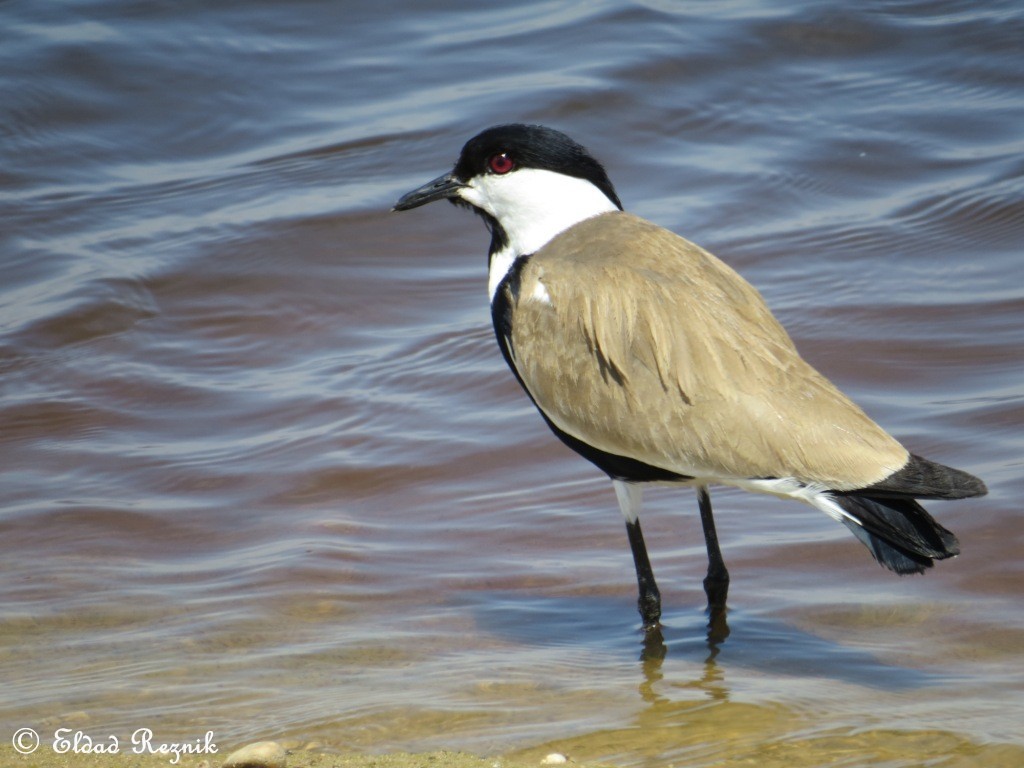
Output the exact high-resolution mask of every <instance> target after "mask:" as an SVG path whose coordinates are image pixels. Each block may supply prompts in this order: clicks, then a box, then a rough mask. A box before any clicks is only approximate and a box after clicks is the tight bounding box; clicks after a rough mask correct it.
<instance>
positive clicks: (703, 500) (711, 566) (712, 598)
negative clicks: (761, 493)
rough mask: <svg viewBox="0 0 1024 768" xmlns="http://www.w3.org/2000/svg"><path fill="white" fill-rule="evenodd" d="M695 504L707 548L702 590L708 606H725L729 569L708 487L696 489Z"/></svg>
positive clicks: (717, 607) (718, 607)
mask: <svg viewBox="0 0 1024 768" xmlns="http://www.w3.org/2000/svg"><path fill="white" fill-rule="evenodd" d="M697 504H698V506H699V507H700V522H701V525H703V526H704V543H705V544H706V545H707V548H708V575H707V576H706V577H705V578H704V592H705V594H707V596H708V607H709V608H711V609H712V610H715V609H720V608H724V607H725V599H726V597H727V596H728V594H729V571H728V570H726V568H725V560H723V559H722V550H721V549H719V547H718V532H717V531H716V530H715V518H714V517H713V516H712V514H711V496H710V495H709V494H708V489H707V488H705V487H704V486H701V487H700V488H698V489H697Z"/></svg>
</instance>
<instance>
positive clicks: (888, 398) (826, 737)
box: [0, 0, 1024, 766]
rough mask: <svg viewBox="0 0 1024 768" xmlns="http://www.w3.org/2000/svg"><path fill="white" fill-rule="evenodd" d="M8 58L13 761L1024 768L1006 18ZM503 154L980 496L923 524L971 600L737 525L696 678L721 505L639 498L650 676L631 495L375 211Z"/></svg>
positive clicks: (813, 518) (7, 621)
mask: <svg viewBox="0 0 1024 768" xmlns="http://www.w3.org/2000/svg"><path fill="white" fill-rule="evenodd" d="M432 5H433V4H432ZM0 22H2V27H0V28H2V29H3V30H4V33H3V38H4V42H3V45H2V46H0V91H2V93H3V94H4V98H3V99H2V100H0V115H2V117H0V155H2V157H0V216H2V220H3V222H4V226H3V229H2V231H0V267H2V271H3V280H2V281H0V462H2V467H3V478H2V481H0V482H2V487H0V489H2V496H0V498H2V506H0V552H2V560H3V575H2V577H0V604H2V606H3V609H2V612H0V679H2V680H3V681H4V686H3V689H2V692H0V736H3V741H4V742H8V741H9V739H10V736H11V734H13V733H14V732H15V731H16V730H17V729H18V728H21V727H33V728H35V729H37V730H38V731H40V732H41V733H42V734H43V735H44V737H47V736H51V735H52V733H53V731H54V730H55V729H57V728H61V727H69V728H73V729H78V730H82V731H83V732H84V733H88V734H108V733H115V734H118V735H120V736H121V737H122V738H123V737H124V736H126V735H127V734H130V733H131V732H132V731H133V730H134V729H136V728H139V727H149V728H152V729H153V730H154V731H155V732H157V733H158V734H159V735H160V736H162V737H163V738H164V739H167V740H171V739H194V738H197V737H199V736H201V735H202V734H203V733H204V732H205V731H206V730H210V729H212V730H213V731H214V732H215V733H216V734H217V736H218V738H219V739H220V740H221V741H222V742H224V743H227V744H232V743H239V742H243V741H247V740H252V739H257V738H279V739H294V740H297V741H299V742H305V741H309V740H317V741H320V742H322V743H324V744H326V745H328V746H330V747H332V748H335V749H338V750H341V751H365V752H378V751H386V750H415V751H422V750H436V749H460V750H468V751H471V752H477V753H484V754H489V753H506V754H508V753H515V754H522V755H524V756H526V757H531V756H532V755H534V752H533V751H532V750H536V751H537V752H536V754H538V755H540V754H543V753H544V752H545V751H550V750H552V749H559V750H560V751H566V752H568V753H570V754H571V755H573V756H574V757H577V756H578V757H579V758H580V759H587V760H593V761H605V762H613V763H614V764H617V765H663V764H667V763H670V762H673V761H675V762H677V763H681V764H687V765H727V764H732V763H739V762H742V761H745V760H746V761H754V762H756V764H759V765H787V766H802V765H863V764H882V765H886V766H910V765H925V764H927V765H942V766H959V765H977V764H985V765H1007V766H1009V765H1014V766H1016V765H1021V764H1024V731H1022V728H1021V725H1020V722H1021V718H1020V712H1021V711H1022V709H1024V672H1022V671H1021V670H1024V610H1022V609H1024V596H1022V595H1024V564H1022V561H1021V557H1020V552H1021V550H1022V545H1024V519H1022V516H1021V514H1020V498H1021V496H1022V492H1024V480H1022V474H1024V459H1022V456H1024V437H1022V426H1024V255H1022V248H1021V243H1022V240H1024V153H1022V150H1024V130H1022V126H1024V80H1022V77H1021V73H1022V72H1024V46H1022V45H1021V41H1022V40H1024V9H1022V8H1021V7H1019V4H1018V3H1014V2H1002V3H999V2H994V3H986V4H984V5H979V4H977V3H955V2H938V3H934V2H929V3H923V2H920V3H914V2H910V3H885V2H869V3H858V4H856V6H855V7H854V6H851V7H850V8H848V9H846V10H842V9H840V8H839V7H838V6H833V5H832V4H823V3H814V2H802V3H795V4H782V3H779V4H772V3H759V2H754V0H739V1H738V2H734V3H716V4H685V3H684V4H670V3H664V4H661V3H653V2H650V3H634V4H625V3H585V4H578V5H570V4H562V3H543V2H536V3H521V4H516V5H514V6H512V7H502V8H481V7H479V6H478V5H477V4H474V3H447V4H444V5H438V6H433V7H431V8H429V9H428V8H427V7H426V4H414V3H407V4H392V5H387V6H385V5H383V4H374V3H361V2H352V3H344V4H334V3H327V2H296V3H281V2H277V3H275V2H263V3H255V4H254V3H235V2H222V3H216V4H200V3H168V4H146V3H138V4H136V3H113V2H110V0H91V1H89V2H79V3H66V2H55V3H8V4H3V5H0ZM507 120H526V121H537V122H544V123H548V124H551V125H554V126H556V127H558V128H561V129H563V130H565V131H567V132H568V133H570V134H571V135H573V136H574V137H576V138H578V139H580V140H581V141H583V142H584V143H586V144H587V145H589V146H590V148H591V149H592V150H593V151H594V153H595V154H596V155H597V156H598V157H600V158H601V159H602V160H604V161H605V163H606V165H607V166H608V169H609V171H610V173H611V176H612V179H613V180H614V181H615V183H616V185H617V188H618V191H619V193H620V195H621V197H622V198H623V201H624V202H625V204H626V207H627V208H628V209H630V210H632V211H634V212H636V213H639V214H641V215H643V216H646V217H648V218H650V219H652V220H654V221H656V222H658V223H660V224H662V225H664V226H667V227H669V228H671V229H674V230H675V231H678V232H680V233H682V234H684V235H686V236H687V237H689V238H691V239H693V240H695V241H696V242H699V243H701V244H702V245H705V246H706V247H709V248H710V249H711V250H713V251H714V252H716V253H717V254H718V255H719V256H721V257H722V258H724V259H725V260H727V261H728V262H729V263H730V264H732V265H733V266H734V267H736V268H737V269H738V270H740V271H741V272H742V273H743V274H744V275H745V276H746V277H747V278H748V279H750V280H751V281H752V282H753V283H754V284H755V285H756V286H757V287H758V288H759V289H760V290H761V291H762V292H763V293H764V295H765V297H766V298H767V299H768V301H769V303H770V304H771V306H772V307H773V308H774V309H775V311H776V313H777V314H778V316H779V317H780V319H781V320H782V321H783V322H784V324H785V325H786V326H787V328H788V329H789V330H790V332H791V334H792V335H793V336H794V338H795V339H796V341H797V343H798V345H799V346H800V348H801V350H802V351H803V352H804V354H805V356H806V357H807V358H808V359H809V360H811V361H812V362H813V363H814V364H815V365H817V366H818V367H819V368H820V369H822V370H823V372H825V373H826V374H827V375H828V376H829V377H830V378H832V379H833V380H834V381H836V382H837V383H838V384H839V385H840V386H841V387H842V388H843V389H844V390H845V391H846V392H848V393H849V394H850V395H851V396H853V398H854V399H855V400H857V401H858V402H859V403H861V404H862V405H863V406H864V407H865V409H866V410H867V411H868V412H869V413H870V414H871V415H872V416H874V417H875V418H876V419H877V420H878V421H879V422H880V423H881V424H883V425H884V426H885V427H886V428H888V429H889V430H890V431H891V432H893V433H894V434H895V435H897V436H898V437H899V438H900V439H901V440H903V441H904V443H905V444H906V445H908V447H910V448H911V449H912V450H914V451H915V452H918V453H921V454H923V455H926V456H929V457H931V458H934V459H936V460H939V461H943V462H946V463H950V464H953V465H954V466H958V467H962V468H963V469H966V470H969V471H971V472H974V473H976V474H978V475H979V476H981V477H983V478H984V479H985V480H986V482H987V483H988V486H989V488H990V494H989V496H987V497H986V498H984V499H980V500H970V501H964V502H956V503H933V504H932V505H930V509H931V511H932V512H933V513H935V514H936V516H937V517H938V518H939V519H940V520H941V521H942V522H943V523H944V524H945V525H946V526H947V527H949V528H951V529H952V530H954V531H955V532H956V533H957V534H958V535H959V537H960V540H961V543H962V548H963V555H962V556H961V557H959V558H957V559H956V560H954V561H950V562H945V563H942V564H940V566H939V567H937V568H936V569H935V571H934V572H932V573H930V574H929V575H927V576H926V577H923V578H905V579H897V578H895V577H893V576H891V575H890V574H888V573H887V572H884V571H882V570H881V569H879V568H878V567H877V566H876V565H874V563H873V562H872V561H871V560H870V558H869V556H868V555H867V554H866V553H865V551H864V550H863V548H862V547H861V546H860V545H859V544H857V542H856V541H854V540H853V539H852V538H851V537H850V536H849V534H848V533H847V532H846V531H845V529H842V528H841V527H839V526H836V525H835V524H834V523H832V522H831V521H829V520H828V519H826V518H824V517H823V516H821V515H820V514H818V513H816V512H814V511H813V510H811V509H809V508H804V507H801V506H798V505H793V504H786V503H783V502H780V501H776V500H772V499H767V498H760V497H752V496H749V495H743V494H740V493H738V492H729V491H726V492H719V493H717V494H716V496H715V498H716V509H717V510H718V517H719V526H720V535H721V538H722V541H723V546H724V549H725V555H726V558H727V561H728V563H729V566H730V570H731V571H732V574H733V586H732V592H731V595H730V598H731V599H730V612H729V615H728V620H729V629H730V634H729V636H728V638H727V639H726V640H725V641H724V642H722V643H710V644H709V642H708V639H707V632H706V627H705V624H706V617H705V616H704V613H703V610H702V600H701V598H702V597H703V593H702V591H701V589H700V579H701V577H702V576H703V572H702V564H703V554H702V547H703V544H702V540H701V537H700V527H699V523H698V521H697V518H696V505H695V501H694V499H693V498H692V495H691V494H690V493H689V492H687V491H674V490H670V489H664V490H660V489H659V490H655V491H653V492H649V493H648V494H647V498H648V499H649V502H648V504H647V509H646V512H645V517H644V524H645V532H646V534H647V538H648V543H649V546H650V549H651V552H652V557H653V560H654V567H655V570H656V572H657V574H658V576H659V581H660V584H661V586H662V590H663V593H664V600H665V609H666V615H665V624H666V628H665V637H664V640H665V644H664V648H661V649H654V651H652V650H651V649H647V650H645V649H644V647H643V644H642V639H641V636H640V634H639V632H638V630H637V625H638V617H637V616H636V613H635V605H634V603H635V597H634V589H635V586H634V583H633V575H632V564H631V561H630V556H629V549H628V546H627V544H626V541H625V536H624V531H623V528H622V523H621V520H620V518H619V514H618V512H617V509H616V505H615V501H614V497H613V495H612V493H611V490H610V488H609V487H608V484H607V482H606V481H605V480H602V478H601V477H600V476H599V475H598V474H597V473H596V472H595V471H594V470H593V469H592V468H591V467H590V466H589V465H587V464H586V463H585V462H583V461H582V460H580V459H578V458H577V457H575V456H574V455H572V454H570V453H569V452H568V451H567V450H566V449H564V448H563V447H562V446H561V445H560V444H559V443H557V441H555V440H554V439H553V438H552V437H551V436H550V435H549V434H548V433H547V430H546V428H545V427H544V425H543V423H542V422H541V420H540V419H539V417H537V416H536V415H535V414H534V413H533V412H532V410H531V407H530V406H529V404H528V402H527V401H526V400H525V398H524V397H523V396H522V394H521V393H520V392H519V391H518V389H517V386H516V384H515V382H514V381H513V380H512V378H511V376H510V375H509V374H508V373H507V371H506V370H505V369H504V365H503V363H502V361H501V359H500V356H499V354H498V351H497V348H496V346H495V344H494V341H493V338H492V333H491V330H490V327H489V322H490V321H489V313H488V309H487V304H486V288H485V283H486V276H485V256H484V254H485V251H486V243H487V238H486V234H485V233H484V232H483V230H482V228H481V227H480V225H479V223H478V222H477V221H476V220H475V219H474V218H473V217H471V216H468V215H467V214H465V213H464V212H462V211H457V210H454V209H452V208H451V207H450V206H434V207H431V208H427V209H424V210H423V211H419V212H415V213H410V214H404V215H401V216H399V215H395V214H391V213H389V212H388V208H389V207H390V205H391V204H392V203H393V202H394V200H395V199H397V197H398V196H399V195H400V194H401V193H403V192H405V191H407V190H409V189H411V188H412V187H414V186H417V185H418V184H420V183H422V182H424V181H426V180H427V179H429V178H432V177H433V176H434V175H436V174H438V173H440V172H442V171H444V170H446V169H447V168H448V167H449V165H450V163H451V161H452V160H453V159H454V157H455V155H456V154H457V152H458V149H459V147H460V146H461V143H462V142H463V141H464V140H465V139H466V138H468V137H469V136H471V135H472V134H474V133H476V132H477V131H478V130H479V129H481V128H483V127H485V126H487V125H491V124H494V123H497V122H501V121H507ZM662 654H663V655H662ZM44 742H45V739H44ZM44 749H45V743H44ZM520 750H525V751H523V752H520Z"/></svg>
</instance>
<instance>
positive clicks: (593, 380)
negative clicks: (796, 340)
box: [511, 212, 908, 490]
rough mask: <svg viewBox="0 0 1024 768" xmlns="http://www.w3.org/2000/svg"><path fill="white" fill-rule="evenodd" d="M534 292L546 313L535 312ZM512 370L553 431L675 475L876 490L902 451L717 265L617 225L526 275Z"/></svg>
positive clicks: (653, 230)
mask: <svg viewBox="0 0 1024 768" xmlns="http://www.w3.org/2000/svg"><path fill="white" fill-rule="evenodd" d="M538 282H542V283H543V287H544V289H545V291H546V296H547V297H549V299H548V300H545V301H539V300H537V299H536V298H534V288H535V286H536V284H537V283H538ZM513 302H514V310H513V314H514V316H515V323H514V324H513V327H512V337H513V338H512V342H513V343H512V345H511V346H512V349H513V350H514V364H515V366H516V368H517V370H518V372H519V375H520V377H521V378H522V380H523V382H524V384H525V386H526V388H527V389H528V390H529V391H530V394H531V396H532V397H533V398H534V400H535V401H536V403H537V404H538V406H539V407H541V408H542V409H543V410H544V412H545V413H546V414H547V416H548V418H550V419H551V420H552V421H553V422H554V423H555V424H556V425H557V426H558V427H559V428H560V429H562V430H564V431H566V432H567V433H569V434H570V435H572V436H574V437H576V438H578V439H580V440H583V441H585V442H587V443H589V444H591V445H593V446H595V447H598V448H600V449H601V450H604V451H609V452H612V453H617V454H620V455H628V456H630V457H633V458H636V459H638V460H640V461H643V462H646V463H648V464H651V465H653V466H658V467H663V468H665V469H669V470H671V471H674V472H678V473H679V474H683V475H689V476H696V477H706V478H716V479H729V478H735V479H747V478H757V477H795V478H797V479H798V480H801V481H803V482H808V483H819V484H821V485H823V486H825V487H827V488H833V489H836V490H851V489H854V488H861V487H864V486H866V485H870V484H872V483H875V482H878V481H880V480H882V479H883V478H885V477H887V476H888V475H890V474H892V473H893V472H895V471H897V470H898V469H900V468H901V467H902V466H903V465H904V464H906V462H907V460H908V454H907V452H906V450H905V449H904V448H903V447H902V446H901V445H900V444H899V443H898V442H897V441H896V440H894V439H893V438H892V437H890V436H889V435H888V434H886V433H885V431H883V430H882V429H881V428H880V427H878V426H877V425H876V424H875V423H874V422H873V421H872V420H871V419H870V418H868V417H867V416H866V415H865V414H864V412H863V411H862V410H861V409H860V408H858V407H857V406H856V405H855V404H854V403H853V402H851V401H850V400H849V399H848V398H846V397H845V396H844V395H843V394H842V393H841V392H839V390H838V389H836V388H835V387H834V386H833V385H832V384H831V383H830V382H829V381H828V380H827V379H825V378H824V377H823V376H821V375H820V374H819V373H818V372H817V371H815V370H814V369H813V368H812V367H811V366H810V365H808V364H807V363H806V362H805V361H804V360H803V359H802V358H801V357H800V355H799V353H798V352H797V350H796V347H795V346H794V345H793V342H792V340H791V339H790V338H789V335H788V334H787V333H786V331H785V330H784V329H783V328H782V326H781V325H780V324H779V323H778V321H777V320H776V319H775V318H774V317H773V316H772V314H771V312H770V311H769V310H768V307H767V306H766V305H765V303H764V300H763V299H762V298H761V295H760V294H759V293H758V292H757V291H756V290H755V289H754V288H753V287H752V286H750V284H749V283H747V282H746V281H745V280H744V279H743V278H742V277H740V276H739V275H738V274H737V273H736V272H734V271H733V270H732V269H731V268H730V267H728V266H727V265H726V264H724V263H723V262H721V261H720V260H718V259H717V258H715V257H714V256H712V255H711V254H710V253H708V252H707V251H704V250H703V249H701V248H699V247H698V246H696V245H694V244H692V243H690V242H688V241H686V240H684V239H683V238H681V237H679V236H677V235H675V234H673V233H671V232H669V231H667V230H665V229H662V228H660V227H657V226H655V225H653V224H651V223H649V222H646V221H644V220H643V219H640V218H638V217H635V216H632V215H631V214H626V213H618V212H616V213H608V214H603V215H601V216H597V217H594V218H592V219H588V220H587V221H584V222H582V223H580V224H577V225H576V226H574V227H572V228H570V229H569V230H567V231H566V232H563V233H562V234H561V235H559V236H558V237H556V238H555V239H554V240H552V241H551V243H549V244H548V245H547V246H545V247H544V248H542V249H541V250H540V251H538V252H537V253H536V254H534V256H533V257H532V258H531V259H530V260H529V262H527V264H526V265H525V267H524V268H523V271H522V273H521V275H520V290H519V291H517V295H516V296H515V297H513Z"/></svg>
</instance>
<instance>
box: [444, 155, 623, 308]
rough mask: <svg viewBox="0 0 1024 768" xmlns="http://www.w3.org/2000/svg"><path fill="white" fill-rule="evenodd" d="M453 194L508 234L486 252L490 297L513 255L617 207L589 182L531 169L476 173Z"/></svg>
mask: <svg viewBox="0 0 1024 768" xmlns="http://www.w3.org/2000/svg"><path fill="white" fill-rule="evenodd" d="M459 195H460V196H461V197H462V198H463V199H464V200H465V201H466V202H468V203H471V204H473V205H475V206H476V207H478V208H481V209H483V210H484V211H487V213H489V214H490V215H491V216H493V217H494V218H495V219H497V220H498V223H499V224H500V225H501V228H502V229H503V230H505V234H506V235H507V236H508V245H507V246H505V248H503V249H502V250H501V251H499V252H498V253H495V254H493V255H492V256H491V264H490V268H489V270H488V280H487V282H488V289H489V293H490V296H491V300H492V301H493V300H494V294H495V293H496V292H497V290H498V286H499V285H500V284H501V281H502V280H503V279H504V278H505V275H506V274H508V271H509V269H511V268H512V264H513V262H515V260H516V259H517V258H518V257H520V256H523V255H525V254H530V253H536V252H537V251H539V250H540V249H541V248H543V247H544V246H545V245H546V244H547V243H548V242H549V241H550V240H551V239H552V238H554V237H555V235H557V234H559V233H560V232H564V231H565V230H567V229H568V228H569V227H571V226H573V225H574V224H578V223H579V222H581V221H583V220H584V219H589V218H591V217H593V216H597V215H598V214H601V213H608V212H609V211H617V210H618V208H616V207H615V204H614V203H613V202H612V201H611V200H609V199H608V198H607V196H605V194H604V192H602V191H601V190H600V189H598V188H597V187H595V186H594V185H593V184H591V183H590V182H589V181H586V180H585V179H578V178H576V177H575V176H565V175H564V174H561V173H555V172H554V171H543V170H539V169H537V168H522V169H520V170H518V171H513V172H512V173H509V174H506V175H504V176H498V175H495V174H489V175H486V176H477V177H475V178H473V179H471V180H470V181H469V183H468V184H467V185H466V186H465V187H463V188H462V189H461V190H459Z"/></svg>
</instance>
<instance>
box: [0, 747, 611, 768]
mask: <svg viewBox="0 0 1024 768" xmlns="http://www.w3.org/2000/svg"><path fill="white" fill-rule="evenodd" d="M236 746H242V745H236ZM234 749H235V746H232V747H230V748H228V749H224V750H221V751H220V752H218V754H215V755H204V756H196V755H183V756H181V758H180V759H179V760H178V762H177V763H173V765H176V766H180V767H181V768H220V766H221V765H222V764H223V763H224V760H225V759H226V758H227V757H228V755H229V754H230V753H231V752H232V751H234ZM171 759H173V756H166V755H136V754H132V753H131V752H127V753H121V754H112V755H106V754H101V755H87V754H78V755H76V754H58V753H56V752H54V751H53V750H52V749H50V748H49V747H48V746H44V747H41V748H40V749H38V750H37V751H36V752H33V753H32V754H29V755H21V754H18V753H17V752H16V751H15V750H14V749H13V748H12V747H11V745H10V744H6V745H3V746H0V765H4V766H11V767H12V768H167V766H169V765H172V763H171ZM543 759H544V755H542V754H538V755H536V756H534V755H532V754H530V753H525V754H524V755H523V756H520V757H479V756H476V755H470V754H466V753H464V752H427V753H420V754H408V753H405V752H392V753H387V754H382V755H334V754H326V753H323V752H318V751H312V750H307V749H293V750H289V753H288V758H287V768H543V766H545V765H546V764H545V763H544V762H543ZM569 765H571V766H573V768H602V766H601V765H599V764H597V763H578V762H576V761H575V760H571V761H570V762H569ZM604 768H607V766H605V767H604Z"/></svg>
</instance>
